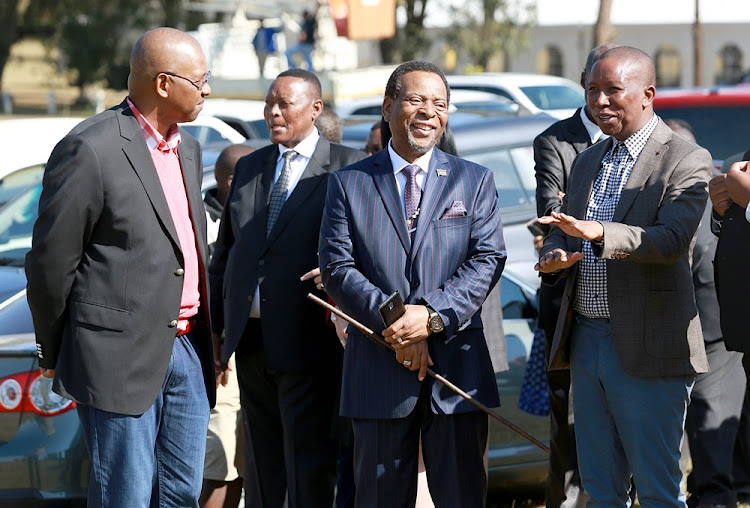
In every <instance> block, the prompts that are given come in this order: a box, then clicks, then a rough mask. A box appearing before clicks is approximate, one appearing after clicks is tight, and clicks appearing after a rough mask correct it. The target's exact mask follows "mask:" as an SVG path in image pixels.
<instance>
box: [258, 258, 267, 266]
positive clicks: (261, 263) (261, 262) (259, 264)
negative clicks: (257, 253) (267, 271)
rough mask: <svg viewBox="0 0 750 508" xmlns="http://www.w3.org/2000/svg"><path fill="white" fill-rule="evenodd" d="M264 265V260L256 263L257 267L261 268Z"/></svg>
mask: <svg viewBox="0 0 750 508" xmlns="http://www.w3.org/2000/svg"><path fill="white" fill-rule="evenodd" d="M265 264H266V262H265V261H264V260H262V259H261V260H260V261H258V266H263V265H265Z"/></svg>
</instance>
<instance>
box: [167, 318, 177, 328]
mask: <svg viewBox="0 0 750 508" xmlns="http://www.w3.org/2000/svg"><path fill="white" fill-rule="evenodd" d="M175 326H177V320H176V319H173V320H172V321H170V322H169V327H170V328H174V327H175Z"/></svg>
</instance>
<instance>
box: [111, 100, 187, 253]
mask: <svg viewBox="0 0 750 508" xmlns="http://www.w3.org/2000/svg"><path fill="white" fill-rule="evenodd" d="M117 121H118V122H119V124H120V135H121V136H122V137H123V138H125V139H126V140H128V142H127V143H126V144H125V145H124V146H123V148H122V149H123V151H124V152H125V155H126V156H127V158H128V160H129V161H130V165H131V166H133V170H134V171H135V172H136V174H137V175H138V178H139V179H140V180H141V184H142V185H143V188H144V189H145V191H146V194H147V195H148V199H149V200H150V201H151V206H153V207H154V212H156V216H157V217H158V219H159V221H160V222H161V224H162V226H163V227H164V229H165V230H166V232H167V234H168V235H169V236H170V238H171V239H172V242H173V243H174V244H175V245H176V246H177V248H178V249H179V248H180V241H179V239H178V238H177V229H176V228H175V226H174V222H173V221H172V214H171V213H170V212H169V206H168V205H167V198H166V197H164V189H163V188H162V186H161V181H159V175H158V174H157V173H156V167H155V166H154V161H153V159H152V158H151V154H150V153H149V150H148V145H146V140H145V138H144V137H143V133H142V132H141V126H140V125H139V124H138V120H136V119H135V117H134V116H133V113H132V112H131V111H130V108H128V107H125V108H123V109H121V110H120V111H119V115H118V116H117Z"/></svg>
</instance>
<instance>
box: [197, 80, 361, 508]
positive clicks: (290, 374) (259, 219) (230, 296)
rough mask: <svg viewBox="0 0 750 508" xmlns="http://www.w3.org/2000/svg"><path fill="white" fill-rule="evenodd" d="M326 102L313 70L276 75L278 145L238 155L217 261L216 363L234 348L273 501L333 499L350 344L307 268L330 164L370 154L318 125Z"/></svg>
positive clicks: (269, 119)
mask: <svg viewBox="0 0 750 508" xmlns="http://www.w3.org/2000/svg"><path fill="white" fill-rule="evenodd" d="M322 109H323V101H322V99H321V86H320V81H319V80H318V78H317V76H315V74H313V73H311V72H308V71H305V70H302V69H289V70H287V71H284V72H282V73H281V74H279V75H278V76H277V77H276V79H275V80H274V81H273V82H272V83H271V85H270V87H269V89H268V93H267V95H266V105H265V111H264V114H265V119H266V123H267V124H268V128H269V132H270V136H271V141H272V143H273V144H272V145H269V146H266V147H263V148H260V149H258V150H256V151H255V152H253V153H251V154H250V155H248V156H245V157H243V158H241V159H240V160H239V162H238V163H237V168H236V170H235V176H234V179H233V180H232V187H231V189H230V191H229V196H228V198H227V203H226V206H225V207H224V212H223V214H222V217H221V226H220V227H219V238H218V239H217V240H216V244H215V245H216V246H215V248H214V255H213V259H212V261H211V267H210V269H209V278H210V282H211V294H212V305H213V307H212V316H213V318H214V319H215V321H214V324H213V327H214V330H213V331H214V334H215V337H216V341H217V342H222V332H223V333H224V336H225V339H224V340H223V343H222V347H221V351H220V358H219V360H218V361H219V362H220V363H221V365H219V366H218V367H217V368H218V370H220V371H224V370H225V369H226V367H227V365H226V364H227V362H228V360H229V357H230V356H231V355H232V353H235V355H236V356H235V359H236V363H237V376H238V379H239V385H240V397H241V403H242V408H243V411H244V414H245V418H246V421H247V424H248V426H249V439H246V440H245V442H246V443H248V444H247V445H246V451H247V455H248V456H254V457H255V462H256V471H257V475H258V485H259V486H260V494H261V500H260V503H258V506H264V507H272V508H273V507H278V506H282V505H283V504H284V500H285V499H287V501H288V503H289V506H290V507H297V506H305V507H324V508H330V507H331V506H332V504H333V495H334V485H335V481H336V457H337V446H336V442H335V440H334V439H332V437H331V425H332V418H333V416H334V414H335V405H336V402H337V394H338V391H339V386H340V384H341V357H342V349H341V345H340V344H339V341H338V340H337V339H336V336H335V333H334V329H333V327H331V326H330V325H329V324H328V322H327V320H326V312H325V310H323V309H321V308H320V307H318V306H317V305H315V304H314V303H313V302H311V301H310V300H309V299H308V298H307V294H308V293H309V292H311V291H316V290H315V286H314V284H313V283H312V282H307V281H301V280H300V276H301V275H302V274H304V273H306V272H307V271H309V270H310V267H313V266H316V265H317V263H318V254H317V253H318V237H319V230H320V221H321V213H322V210H323V204H324V198H325V192H326V187H327V185H328V181H329V175H330V174H332V173H333V172H335V171H337V170H338V169H340V168H342V167H344V166H346V165H348V164H351V163H353V162H355V161H358V160H360V159H361V158H363V157H364V153H362V152H361V151H359V150H355V149H352V148H348V147H345V146H342V145H338V144H336V143H331V142H330V141H328V140H327V139H326V138H324V137H322V136H320V134H319V133H318V130H317V129H316V128H315V119H316V118H317V117H318V116H319V115H320V112H321V110H322ZM317 294H318V295H323V294H324V293H323V292H322V291H321V288H318V290H317Z"/></svg>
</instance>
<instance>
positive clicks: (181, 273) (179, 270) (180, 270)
mask: <svg viewBox="0 0 750 508" xmlns="http://www.w3.org/2000/svg"><path fill="white" fill-rule="evenodd" d="M174 274H175V275H177V276H178V277H180V276H182V275H185V270H183V269H182V268H178V269H177V270H175V271H174Z"/></svg>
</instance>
